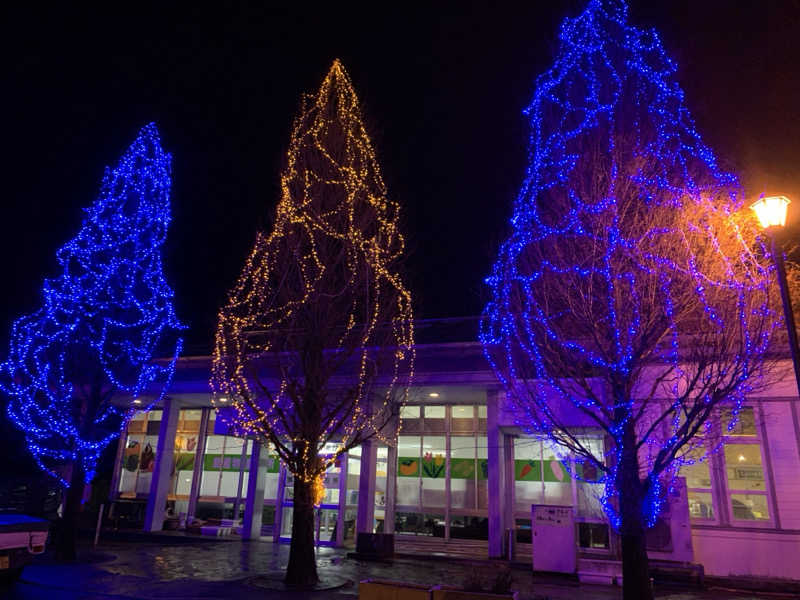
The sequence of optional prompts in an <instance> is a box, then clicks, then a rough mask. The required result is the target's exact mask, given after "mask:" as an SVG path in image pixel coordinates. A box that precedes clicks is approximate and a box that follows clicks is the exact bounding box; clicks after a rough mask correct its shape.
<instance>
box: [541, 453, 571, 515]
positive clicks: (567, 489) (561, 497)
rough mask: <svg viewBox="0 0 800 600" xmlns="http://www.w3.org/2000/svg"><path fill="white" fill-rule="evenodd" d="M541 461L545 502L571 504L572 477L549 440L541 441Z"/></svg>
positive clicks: (562, 504)
mask: <svg viewBox="0 0 800 600" xmlns="http://www.w3.org/2000/svg"><path fill="white" fill-rule="evenodd" d="M561 454H562V455H563V450H562V451H561ZM542 461H543V462H542V475H543V478H544V497H545V503H546V504H556V505H561V506H571V505H572V478H571V477H570V475H569V471H568V470H567V468H566V467H565V466H564V464H563V463H562V462H561V461H560V460H559V459H558V454H557V453H556V452H555V451H554V449H553V448H552V447H551V444H550V443H549V442H542Z"/></svg>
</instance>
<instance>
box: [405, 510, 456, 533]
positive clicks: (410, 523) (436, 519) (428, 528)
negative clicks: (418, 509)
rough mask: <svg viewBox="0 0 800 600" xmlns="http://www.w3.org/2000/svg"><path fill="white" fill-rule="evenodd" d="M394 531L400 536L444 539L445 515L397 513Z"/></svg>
mask: <svg viewBox="0 0 800 600" xmlns="http://www.w3.org/2000/svg"><path fill="white" fill-rule="evenodd" d="M394 530H395V532H396V533H398V534H406V535H424V536H433V537H444V515H430V514H422V513H411V512H397V513H395V522H394Z"/></svg>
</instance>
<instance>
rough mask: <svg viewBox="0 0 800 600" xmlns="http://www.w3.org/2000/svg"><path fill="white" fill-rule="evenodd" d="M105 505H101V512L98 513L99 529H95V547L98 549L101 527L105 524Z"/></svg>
mask: <svg viewBox="0 0 800 600" xmlns="http://www.w3.org/2000/svg"><path fill="white" fill-rule="evenodd" d="M105 507H106V505H105V504H101V505H100V511H99V512H98V513H97V527H95V529H94V547H95V548H97V541H98V540H99V539H100V525H102V523H103V509H104V508H105Z"/></svg>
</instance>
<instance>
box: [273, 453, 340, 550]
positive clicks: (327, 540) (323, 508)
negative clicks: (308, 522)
mask: <svg viewBox="0 0 800 600" xmlns="http://www.w3.org/2000/svg"><path fill="white" fill-rule="evenodd" d="M340 462H341V459H340V460H337V461H336V462H335V463H334V464H332V465H331V466H330V467H328V470H327V471H326V472H325V496H324V498H323V500H322V504H320V506H319V507H318V508H317V509H316V510H315V511H314V520H315V523H314V542H315V543H316V545H317V546H335V545H336V543H337V537H338V529H339V479H340V477H341V472H342V469H341V466H340ZM293 507H294V476H293V475H292V474H291V473H289V472H288V471H287V472H286V485H285V487H284V492H283V513H282V518H281V535H280V540H281V541H282V542H289V541H291V539H292V512H293Z"/></svg>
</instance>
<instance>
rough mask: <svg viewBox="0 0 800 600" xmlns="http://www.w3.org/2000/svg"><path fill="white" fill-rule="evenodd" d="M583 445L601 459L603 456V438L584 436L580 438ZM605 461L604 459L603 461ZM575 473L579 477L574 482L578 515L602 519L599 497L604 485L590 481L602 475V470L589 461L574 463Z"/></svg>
mask: <svg viewBox="0 0 800 600" xmlns="http://www.w3.org/2000/svg"><path fill="white" fill-rule="evenodd" d="M581 443H582V444H583V446H584V447H585V448H586V449H587V450H589V451H590V452H591V453H592V456H595V457H597V458H598V459H600V460H601V461H602V460H603V457H604V452H603V440H602V439H599V438H590V437H585V438H582V439H581ZM603 462H605V461H603ZM575 471H576V474H578V475H579V476H580V479H578V481H577V482H576V489H577V496H578V515H579V516H582V517H591V518H596V519H604V518H605V513H604V512H603V506H602V504H601V502H600V499H601V498H602V497H603V493H604V492H605V486H604V485H602V484H599V483H592V482H593V481H597V480H599V479H600V478H601V477H602V472H600V470H599V469H598V468H597V466H595V465H594V464H592V463H591V462H588V461H587V462H585V463H583V464H576V465H575Z"/></svg>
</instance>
